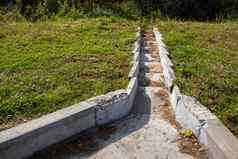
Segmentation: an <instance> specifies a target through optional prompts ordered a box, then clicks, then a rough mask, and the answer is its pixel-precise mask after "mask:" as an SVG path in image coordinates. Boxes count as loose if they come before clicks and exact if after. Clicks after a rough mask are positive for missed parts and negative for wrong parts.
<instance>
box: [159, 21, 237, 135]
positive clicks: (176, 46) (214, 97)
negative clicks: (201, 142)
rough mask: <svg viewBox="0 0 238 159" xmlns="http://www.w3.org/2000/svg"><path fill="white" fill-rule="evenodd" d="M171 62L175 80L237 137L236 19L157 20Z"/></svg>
mask: <svg viewBox="0 0 238 159" xmlns="http://www.w3.org/2000/svg"><path fill="white" fill-rule="evenodd" d="M158 28H159V30H160V31H161V32H162V33H163V34H164V38H165V42H166V44H167V45H168V48H169V50H170V52H171V56H172V60H173V62H174V64H175V66H174V69H175V72H176V77H177V79H176V83H177V84H178V86H179V87H180V89H181V90H182V92H183V93H185V94H186V95H190V96H195V97H196V98H197V99H198V100H199V101H201V103H203V104H204V105H206V106H207V107H208V108H209V109H210V110H211V111H212V112H214V113H215V114H216V115H217V116H218V117H219V118H220V119H221V120H222V121H223V123H224V124H225V125H226V126H227V127H228V128H229V129H230V130H231V131H232V132H233V133H234V134H235V135H236V136H237V137H238V29H237V28H238V22H227V23H198V22H178V21H177V22H176V21H161V22H158Z"/></svg>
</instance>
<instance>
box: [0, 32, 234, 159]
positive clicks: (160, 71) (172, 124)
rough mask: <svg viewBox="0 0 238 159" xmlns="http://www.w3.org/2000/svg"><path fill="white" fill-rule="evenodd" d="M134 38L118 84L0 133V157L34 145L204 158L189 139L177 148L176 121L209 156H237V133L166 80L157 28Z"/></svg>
mask: <svg viewBox="0 0 238 159" xmlns="http://www.w3.org/2000/svg"><path fill="white" fill-rule="evenodd" d="M136 37H137V41H136V43H135V46H134V50H133V56H134V57H133V66H132V68H131V71H130V73H129V75H128V77H129V79H130V82H129V85H128V87H127V88H126V89H125V90H117V91H115V92H110V93H108V94H106V95H102V96H98V97H95V98H92V99H89V100H87V101H84V102H82V103H79V104H76V105H73V106H71V107H68V108H65V109H62V110H59V111H57V112H55V113H52V114H49V115H46V116H43V117H41V118H39V119H36V120H33V121H30V122H28V123H26V124H22V125H19V126H17V127H14V128H12V129H9V130H6V131H3V132H0V158H1V159H20V158H24V157H28V156H30V155H32V154H34V153H36V152H37V153H36V154H35V155H33V156H31V157H30V158H34V159H38V158H44V159H48V158H51V159H52V158H55V159H56V158H57V159H60V158H64V159H74V158H77V159H78V158H104V159H111V158H128V159H131V158H158V159H165V158H171V159H190V158H206V154H204V152H202V151H203V150H202V151H201V150H200V149H201V148H202V147H201V146H200V145H199V144H198V143H196V139H195V142H192V143H191V144H190V145H189V146H187V148H186V149H185V151H181V150H180V148H179V146H178V143H177V140H178V134H179V132H178V130H179V129H180V124H179V123H177V122H176V120H177V121H179V122H180V123H181V125H182V127H184V128H189V129H191V130H193V132H194V134H195V135H196V137H197V138H198V140H199V141H200V143H202V144H204V145H205V146H206V148H208V152H209V155H210V158H214V159H220V158H221V159H223V158H224V159H237V158H238V157H237V153H238V151H237V150H238V146H237V143H238V142H237V139H236V138H235V137H234V136H232V134H231V133H230V132H229V131H228V130H227V129H226V128H225V127H224V126H223V125H222V124H221V123H220V121H219V120H218V119H217V118H216V117H215V116H214V115H212V114H211V113H210V112H209V111H208V110H207V109H206V108H205V107H204V106H202V105H201V104H199V103H198V102H197V101H195V100H194V99H193V98H191V97H187V96H184V95H182V94H181V93H180V92H179V89H178V87H177V86H174V84H173V80H174V79H175V75H174V73H173V70H172V68H171V66H172V62H171V60H170V59H169V58H168V55H169V53H168V52H167V50H166V47H165V45H164V43H163V42H162V36H161V34H160V33H159V32H158V31H157V29H154V32H151V33H149V34H148V36H147V37H146V36H144V37H142V35H141V33H137V36H136ZM145 44H146V45H145ZM156 46H157V48H156ZM146 52H147V53H146ZM164 85H165V86H164ZM170 108H171V109H173V110H174V112H175V113H174V114H173V113H172V112H171V111H170ZM119 119H120V120H119ZM175 119H176V120H175ZM105 124H106V125H105ZM77 134H78V135H77ZM74 135H76V136H75V137H73V139H71V140H72V141H67V140H69V139H68V138H70V137H71V136H74ZM217 138H219V140H217ZM65 139H67V140H65ZM63 140H65V142H61V141H63ZM59 142H61V143H59ZM181 142H183V141H181ZM186 142H188V141H186ZM56 143H59V144H56ZM54 144H56V145H55V146H51V145H54ZM183 144H185V143H183ZM70 145H71V146H70ZM49 146H50V147H49ZM47 147H49V148H47ZM95 147H96V148H95ZM45 148H47V149H45ZM43 149H45V151H41V150H43ZM66 149H67V150H66ZM72 149H73V150H72ZM75 149H76V151H75ZM57 150H58V152H59V154H58V155H57V154H55V152H56V151H57ZM39 151H41V152H39ZM67 151H69V152H67ZM38 152H39V153H38Z"/></svg>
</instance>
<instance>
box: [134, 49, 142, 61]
mask: <svg viewBox="0 0 238 159" xmlns="http://www.w3.org/2000/svg"><path fill="white" fill-rule="evenodd" d="M133 61H134V62H135V61H140V51H137V52H135V53H134V57H133Z"/></svg>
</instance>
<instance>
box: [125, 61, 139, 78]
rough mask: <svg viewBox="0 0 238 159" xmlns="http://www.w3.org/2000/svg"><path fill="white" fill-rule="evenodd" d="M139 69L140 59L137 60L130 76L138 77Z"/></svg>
mask: <svg viewBox="0 0 238 159" xmlns="http://www.w3.org/2000/svg"><path fill="white" fill-rule="evenodd" d="M139 71H140V68H139V61H136V62H135V63H134V64H133V66H132V68H131V70H130V72H129V75H128V78H129V79H132V78H133V77H137V76H138V75H139Z"/></svg>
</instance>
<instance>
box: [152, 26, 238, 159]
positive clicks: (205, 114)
mask: <svg viewBox="0 0 238 159" xmlns="http://www.w3.org/2000/svg"><path fill="white" fill-rule="evenodd" d="M154 34H155V36H156V41H157V43H158V47H159V50H160V58H161V63H162V67H163V74H164V77H165V85H166V87H167V89H168V90H169V91H170V101H171V104H172V107H173V110H174V113H175V116H176V120H177V121H179V122H180V124H181V125H182V126H183V127H184V128H187V129H191V130H192V131H193V133H194V135H195V136H196V137H197V138H198V140H199V142H200V143H201V144H204V145H205V147H206V148H207V149H208V154H209V158H211V159H238V139H237V138H236V137H235V136H234V135H233V134H232V133H231V132H230V131H229V130H228V129H227V128H226V127H225V126H224V125H223V124H222V122H221V121H220V120H219V119H218V118H217V117H216V116H215V115H214V114H212V113H211V112H210V111H209V110H208V109H207V108H206V107H205V106H203V105H202V104H201V103H200V102H198V101H197V100H196V99H195V98H194V97H189V96H186V95H183V94H181V93H180V90H179V88H178V86H176V85H175V84H174V83H173V81H174V79H175V74H174V71H173V69H172V66H173V64H172V62H171V60H170V59H169V52H168V51H167V49H166V45H165V44H164V43H163V41H162V40H163V38H162V35H161V33H159V32H158V30H157V28H154Z"/></svg>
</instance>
